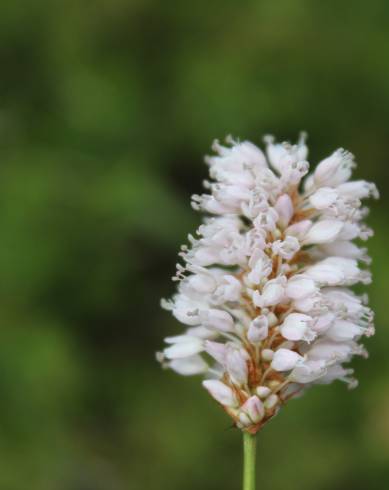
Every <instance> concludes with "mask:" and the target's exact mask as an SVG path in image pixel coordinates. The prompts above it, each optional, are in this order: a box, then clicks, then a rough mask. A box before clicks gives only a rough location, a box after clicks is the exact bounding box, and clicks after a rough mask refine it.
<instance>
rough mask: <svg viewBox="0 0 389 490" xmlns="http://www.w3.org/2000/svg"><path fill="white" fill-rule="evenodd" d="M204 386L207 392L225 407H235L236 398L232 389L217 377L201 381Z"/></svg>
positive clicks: (236, 403)
mask: <svg viewBox="0 0 389 490" xmlns="http://www.w3.org/2000/svg"><path fill="white" fill-rule="evenodd" d="M203 386H204V388H205V389H206V390H207V391H208V392H209V394H210V395H211V396H212V397H213V398H214V399H215V400H216V401H217V402H219V403H221V404H222V405H224V406H225V407H230V408H236V407H237V406H238V400H237V398H236V395H235V393H234V392H233V391H232V389H231V388H230V387H229V386H227V385H225V384H224V383H222V382H221V381H219V380H217V379H207V380H205V381H203Z"/></svg>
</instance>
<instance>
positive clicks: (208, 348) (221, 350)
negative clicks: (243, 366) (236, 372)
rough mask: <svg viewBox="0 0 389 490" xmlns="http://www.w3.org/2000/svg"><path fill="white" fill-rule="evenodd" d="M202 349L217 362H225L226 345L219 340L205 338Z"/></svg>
mask: <svg viewBox="0 0 389 490" xmlns="http://www.w3.org/2000/svg"><path fill="white" fill-rule="evenodd" d="M204 350H205V352H206V353H207V354H209V355H210V356H211V357H213V358H214V359H215V361H217V362H218V363H219V364H225V361H226V345H225V344H222V343H220V342H213V341H211V340H206V341H205V344H204Z"/></svg>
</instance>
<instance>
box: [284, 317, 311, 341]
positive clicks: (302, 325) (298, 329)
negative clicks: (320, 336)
mask: <svg viewBox="0 0 389 490" xmlns="http://www.w3.org/2000/svg"><path fill="white" fill-rule="evenodd" d="M311 321H312V318H311V317H310V316H308V315H304V314H303V313H290V314H289V315H288V316H287V317H286V318H285V320H284V322H283V323H282V325H281V327H280V330H281V335H282V336H283V337H284V338H285V339H288V340H293V341H296V340H302V339H304V340H307V341H310V340H313V339H314V338H315V336H316V334H315V333H314V332H312V331H311V330H310V327H309V325H310V323H311Z"/></svg>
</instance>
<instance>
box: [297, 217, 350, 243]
mask: <svg viewBox="0 0 389 490" xmlns="http://www.w3.org/2000/svg"><path fill="white" fill-rule="evenodd" d="M343 225H344V223H343V221H340V220H332V219H324V220H321V221H318V222H317V223H315V224H314V225H312V227H311V228H310V229H309V230H308V232H307V234H306V235H305V237H304V241H303V243H304V245H312V244H315V243H328V242H331V241H333V240H335V239H336V237H337V236H338V235H339V233H340V232H341V230H342V228H343Z"/></svg>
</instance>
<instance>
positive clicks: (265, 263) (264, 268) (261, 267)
mask: <svg viewBox="0 0 389 490" xmlns="http://www.w3.org/2000/svg"><path fill="white" fill-rule="evenodd" d="M249 267H250V268H251V270H250V272H249V273H248V274H247V279H248V281H249V283H251V284H254V285H256V284H259V283H260V282H261V280H262V279H264V278H266V277H267V276H268V275H269V274H270V273H271V271H272V263H271V260H270V259H269V257H268V256H267V255H266V254H265V253H264V252H263V251H262V250H256V252H255V253H254V255H253V256H252V257H251V258H250V260H249Z"/></svg>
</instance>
